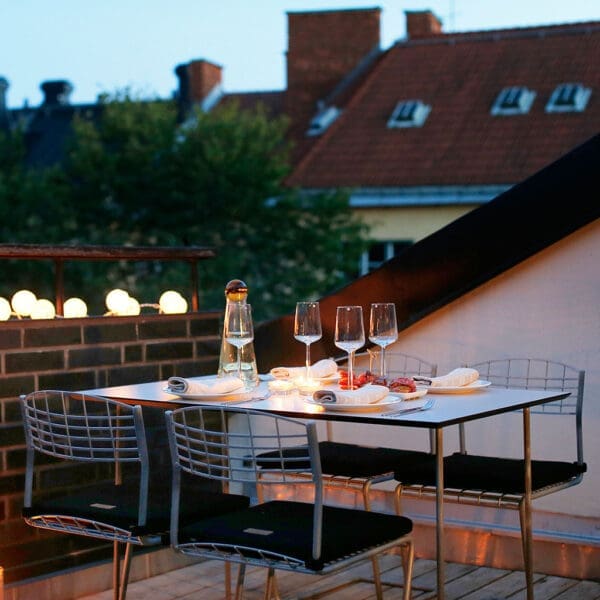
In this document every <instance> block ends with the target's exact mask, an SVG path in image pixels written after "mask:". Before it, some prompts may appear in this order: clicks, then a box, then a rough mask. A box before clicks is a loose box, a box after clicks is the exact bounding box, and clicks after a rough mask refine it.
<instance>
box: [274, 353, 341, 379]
mask: <svg viewBox="0 0 600 600" xmlns="http://www.w3.org/2000/svg"><path fill="white" fill-rule="evenodd" d="M337 370H338V365H337V363H336V362H335V360H332V359H331V358H324V359H323V360H319V361H317V362H316V363H315V364H314V365H311V366H310V374H311V375H312V376H313V377H315V378H316V379H325V378H326V377H333V376H334V375H335V374H336V373H337ZM305 373H306V367H275V368H274V369H271V375H273V377H275V379H288V378H289V379H294V378H295V377H302V376H303V375H304V374H305Z"/></svg>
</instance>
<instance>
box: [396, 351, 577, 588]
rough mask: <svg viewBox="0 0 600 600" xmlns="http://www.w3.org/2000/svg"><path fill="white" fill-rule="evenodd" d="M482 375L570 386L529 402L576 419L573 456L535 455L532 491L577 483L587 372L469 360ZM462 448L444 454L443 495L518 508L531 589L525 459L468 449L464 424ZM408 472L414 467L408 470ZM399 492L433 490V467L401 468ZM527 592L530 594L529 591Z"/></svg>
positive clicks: (521, 361) (527, 384)
mask: <svg viewBox="0 0 600 600" xmlns="http://www.w3.org/2000/svg"><path fill="white" fill-rule="evenodd" d="M469 366H471V367H472V368H475V369H477V371H478V372H479V375H480V377H481V378H482V379H484V380H487V381H491V382H492V385H494V386H498V387H504V388H521V389H544V390H560V391H568V392H570V393H571V394H570V395H569V396H568V397H566V398H564V399H562V400H556V401H554V402H549V403H547V404H542V405H540V406H534V407H531V408H530V409H529V410H530V414H540V415H552V416H564V417H567V418H570V419H572V420H573V423H574V435H573V438H574V441H575V445H574V450H573V451H572V453H571V454H572V455H571V456H570V457H569V458H570V459H571V460H540V459H536V460H533V459H532V460H531V479H532V494H531V498H532V500H533V499H536V498H540V497H542V496H545V495H547V494H551V493H553V492H557V491H560V490H563V489H565V488H568V487H571V486H574V485H577V484H578V483H580V482H581V480H582V479H583V474H584V473H585V471H586V468H587V467H586V464H585V462H584V457H583V434H582V409H583V392H584V381H585V372H584V371H580V370H578V369H576V368H574V367H571V366H569V365H566V364H564V363H561V362H555V361H551V360H546V359H535V358H506V359H499V360H489V361H485V362H479V363H476V364H472V365H469ZM459 438H460V440H459V441H460V451H459V452H456V453H454V454H452V455H450V456H446V457H445V458H444V498H447V499H449V500H454V501H456V502H461V503H465V504H476V505H484V506H492V507H497V508H512V509H518V510H519V517H520V525H521V538H522V542H523V556H524V563H525V573H526V579H527V587H528V593H530V594H531V593H532V585H533V579H532V575H533V564H532V563H531V561H530V560H528V557H530V556H531V553H530V549H531V544H532V540H531V539H529V537H528V535H526V533H527V532H528V531H529V528H527V527H526V523H525V519H526V515H525V513H524V500H525V489H524V480H525V461H524V459H517V458H504V457H499V456H483V455H477V454H469V453H468V452H467V443H466V435H465V428H464V425H463V424H461V425H460V426H459ZM409 471H410V472H409ZM396 479H398V480H399V481H400V482H401V483H399V484H398V486H397V487H396V495H397V497H399V496H400V495H401V494H407V495H418V496H424V495H434V494H435V467H431V466H426V467H425V468H421V469H419V470H410V469H406V468H404V467H403V468H400V469H398V470H397V471H396ZM528 597H532V596H531V595H530V596H528Z"/></svg>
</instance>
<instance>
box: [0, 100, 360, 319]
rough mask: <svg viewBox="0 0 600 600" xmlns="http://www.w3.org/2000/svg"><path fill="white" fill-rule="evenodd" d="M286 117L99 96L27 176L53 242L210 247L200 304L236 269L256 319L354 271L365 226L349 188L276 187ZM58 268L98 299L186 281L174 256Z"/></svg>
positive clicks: (218, 302)
mask: <svg viewBox="0 0 600 600" xmlns="http://www.w3.org/2000/svg"><path fill="white" fill-rule="evenodd" d="M286 126H287V123H286V121H285V120H284V119H273V118H271V117H269V116H268V115H267V113H266V112H265V111H264V110H263V109H262V108H260V107H259V108H257V109H256V110H252V111H248V110H240V109H239V107H238V106H237V105H235V104H233V103H228V104H226V105H225V106H222V107H220V108H218V109H216V110H213V111H211V112H209V113H204V112H201V111H197V112H195V113H194V114H193V115H192V116H191V118H190V119H189V120H188V121H187V122H186V123H184V124H183V125H180V124H178V121H177V109H176V105H175V103H174V102H165V101H159V100H156V101H143V102H142V101H138V100H137V99H136V98H134V97H132V96H131V94H130V93H129V92H127V91H125V92H120V93H118V94H116V95H115V96H113V97H110V98H109V97H107V98H106V99H105V101H104V104H103V106H102V113H101V117H100V118H98V119H96V120H95V121H92V120H88V119H85V118H84V117H79V118H76V120H75V121H74V123H73V136H72V139H71V141H70V143H69V145H68V148H67V153H66V157H65V161H64V165H63V168H62V170H60V171H56V170H55V171H52V172H45V173H37V174H36V179H35V180H36V181H37V182H38V184H39V185H40V186H41V189H43V190H44V191H45V192H46V194H47V197H49V198H53V202H52V203H51V204H52V205H53V207H54V211H53V212H52V214H50V215H45V218H47V219H48V221H49V226H51V227H52V228H54V227H58V230H59V232H60V233H59V234H58V238H59V239H55V238H56V237H57V236H55V235H54V234H53V236H52V241H60V242H62V243H85V244H100V245H109V244H110V245H113V244H116V245H122V244H130V245H166V246H183V245H194V246H210V247H214V248H215V250H216V252H217V258H216V259H213V260H208V261H203V262H201V263H200V264H199V276H200V293H201V308H202V309H220V308H222V306H223V303H224V297H223V289H224V286H225V283H227V281H229V280H230V279H233V278H241V279H244V280H245V281H246V283H247V284H248V286H249V288H250V300H251V302H252V304H253V307H254V312H255V315H256V318H257V319H259V320H262V319H265V318H271V317H274V316H277V315H279V314H283V313H285V312H290V311H291V310H293V307H294V304H295V302H296V300H298V299H307V298H312V297H319V296H321V295H324V294H326V293H328V292H330V291H332V290H333V289H335V288H337V287H339V286H341V285H343V284H345V283H346V282H347V280H348V277H351V276H353V274H354V273H355V271H356V265H357V264H358V258H359V256H360V253H361V252H362V251H363V249H364V248H365V243H366V241H365V240H366V229H365V228H364V226H363V225H361V224H360V223H359V222H358V221H357V220H356V219H355V218H354V217H353V215H352V213H351V211H350V209H349V206H348V195H347V193H345V192H343V191H338V192H335V193H327V194H316V195H306V194H301V193H300V192H298V191H296V190H291V189H288V188H286V186H285V178H286V176H287V175H288V174H289V171H290V166H289V160H288V146H287V144H286V142H285V131H286ZM0 157H1V154H0ZM0 183H1V180H0ZM0 193H1V192H0ZM38 202H39V198H38ZM54 217H56V219H55V220H54V221H53V218H54ZM50 221H53V222H52V224H50ZM27 241H34V240H32V239H30V240H27ZM68 269H69V270H68V272H67V273H66V275H65V282H66V283H67V282H70V283H71V284H72V285H74V286H75V287H76V288H79V289H82V290H85V292H81V294H82V295H88V294H89V295H93V296H94V297H96V298H102V299H103V298H104V295H105V294H106V292H107V291H108V290H109V289H111V288H112V287H115V286H120V287H124V288H126V289H127V290H128V291H129V292H130V293H131V294H133V295H135V296H136V297H137V298H138V299H140V300H141V301H143V302H153V301H156V300H157V298H158V294H159V293H160V291H161V290H163V289H165V288H166V287H175V288H178V289H180V291H185V288H186V287H187V285H188V281H189V267H188V266H187V265H181V264H177V263H160V264H158V263H151V264H136V263H133V264H132V263H123V264H121V263H119V264H108V265H107V264H104V263H101V264H92V265H90V264H86V265H83V264H70V265H69V266H68ZM96 310H98V308H97V309H96ZM100 310H102V308H100Z"/></svg>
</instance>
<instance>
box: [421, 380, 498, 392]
mask: <svg viewBox="0 0 600 600" xmlns="http://www.w3.org/2000/svg"><path fill="white" fill-rule="evenodd" d="M488 385H492V382H491V381H485V380H484V379H478V380H477V381H474V382H473V383H470V384H469V385H456V386H446V387H442V386H440V387H433V386H428V387H427V391H428V392H429V393H430V394H468V393H469V392H473V391H475V390H480V389H481V388H485V387H487V386H488Z"/></svg>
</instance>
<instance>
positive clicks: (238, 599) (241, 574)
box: [235, 563, 246, 600]
mask: <svg viewBox="0 0 600 600" xmlns="http://www.w3.org/2000/svg"><path fill="white" fill-rule="evenodd" d="M245 577H246V565H245V564H244V563H241V564H240V568H239V569H238V576H237V583H236V585H235V600H242V598H243V596H244V578H245Z"/></svg>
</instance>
